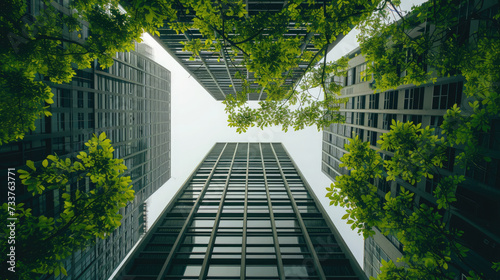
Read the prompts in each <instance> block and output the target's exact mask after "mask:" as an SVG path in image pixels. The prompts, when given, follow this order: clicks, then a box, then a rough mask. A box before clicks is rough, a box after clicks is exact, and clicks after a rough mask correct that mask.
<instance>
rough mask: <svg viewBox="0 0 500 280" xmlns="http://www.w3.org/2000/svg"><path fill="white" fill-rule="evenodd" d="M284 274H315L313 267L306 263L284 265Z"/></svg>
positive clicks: (298, 275)
mask: <svg viewBox="0 0 500 280" xmlns="http://www.w3.org/2000/svg"><path fill="white" fill-rule="evenodd" d="M284 268H285V276H287V277H288V276H294V277H307V276H313V275H316V271H315V270H314V267H308V266H306V265H285V267H284Z"/></svg>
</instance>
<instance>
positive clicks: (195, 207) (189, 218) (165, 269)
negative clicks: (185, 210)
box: [156, 144, 227, 280]
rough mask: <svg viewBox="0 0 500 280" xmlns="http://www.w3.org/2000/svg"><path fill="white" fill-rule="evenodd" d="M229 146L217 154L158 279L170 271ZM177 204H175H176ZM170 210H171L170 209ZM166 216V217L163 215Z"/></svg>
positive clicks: (196, 173)
mask: <svg viewBox="0 0 500 280" xmlns="http://www.w3.org/2000/svg"><path fill="white" fill-rule="evenodd" d="M216 147H217V146H214V148H213V149H215V148H216ZM226 148H227V144H225V145H224V148H223V149H222V151H221V152H220V154H219V155H218V156H217V160H216V161H215V163H214V166H213V168H212V170H211V171H210V173H209V175H208V177H207V179H206V181H205V184H204V186H203V189H202V191H201V193H200V194H199V196H198V198H197V199H196V201H195V203H194V205H193V207H192V209H191V211H190V212H189V214H188V216H187V218H186V221H185V222H184V224H183V226H182V229H181V230H180V233H179V234H178V236H177V238H176V240H175V242H174V244H173V246H172V249H171V250H170V253H169V254H168V257H167V259H166V260H165V262H164V264H163V266H162V268H161V270H160V273H159V274H158V277H157V278H156V279H157V280H162V279H164V277H165V275H166V274H167V273H168V271H169V269H170V267H171V262H172V260H173V259H174V256H175V254H176V253H177V251H178V248H179V246H180V245H181V244H182V242H183V240H184V238H185V236H186V230H187V228H188V226H189V225H190V224H191V223H192V219H193V216H194V215H195V213H196V212H197V211H198V208H199V206H200V202H201V199H202V197H204V195H205V193H206V191H207V188H208V186H209V183H210V180H211V178H212V177H213V175H214V173H215V168H216V167H217V165H218V163H219V161H220V159H221V157H222V154H223V152H224V150H225V149H226ZM213 149H212V151H211V152H210V154H209V155H208V156H207V158H206V159H205V160H204V161H203V162H202V165H203V163H205V162H206V161H207V160H209V158H210V157H211V156H213V155H211V154H212V153H213ZM199 169H200V167H198V168H197V170H196V172H195V174H194V175H193V176H192V177H191V179H190V181H193V177H195V176H196V175H198V172H199ZM188 185H189V184H186V185H185V186H184V188H186V186H188ZM175 199H176V200H177V199H178V197H176V198H175ZM176 204H177V201H176ZM174 206H175V204H174ZM169 212H170V211H169ZM167 213H168V212H167ZM162 218H164V217H162Z"/></svg>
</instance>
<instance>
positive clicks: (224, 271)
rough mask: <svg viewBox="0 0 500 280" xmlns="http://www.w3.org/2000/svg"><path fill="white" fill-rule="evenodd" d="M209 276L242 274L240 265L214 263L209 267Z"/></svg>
mask: <svg viewBox="0 0 500 280" xmlns="http://www.w3.org/2000/svg"><path fill="white" fill-rule="evenodd" d="M208 276H240V266H239V265H219V264H212V265H210V266H209V267H208Z"/></svg>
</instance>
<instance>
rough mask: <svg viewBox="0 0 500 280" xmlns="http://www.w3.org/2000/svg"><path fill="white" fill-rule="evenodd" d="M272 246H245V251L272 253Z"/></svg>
mask: <svg viewBox="0 0 500 280" xmlns="http://www.w3.org/2000/svg"><path fill="white" fill-rule="evenodd" d="M274 252H275V250H274V247H270V246H269V247H247V253H274Z"/></svg>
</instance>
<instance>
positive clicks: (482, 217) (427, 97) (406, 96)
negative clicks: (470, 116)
mask: <svg viewBox="0 0 500 280" xmlns="http://www.w3.org/2000/svg"><path fill="white" fill-rule="evenodd" d="M488 3H489V4H491V3H490V2H488ZM484 8H489V9H497V10H498V3H497V4H496V6H494V5H493V6H487V5H485V7H484ZM471 28H472V27H471ZM471 33H472V32H471ZM349 58H350V61H349V70H348V72H347V76H346V77H333V78H332V79H331V82H336V83H339V84H341V85H343V86H344V88H343V89H342V90H341V97H345V98H348V102H347V103H346V104H345V106H344V107H343V108H342V109H341V110H340V113H341V114H343V115H344V116H345V118H346V122H345V124H333V125H331V126H330V127H328V128H327V129H325V130H324V133H323V141H322V148H323V152H322V171H323V172H324V173H325V174H326V175H327V176H328V177H330V178H331V179H332V180H333V181H335V178H336V177H337V176H340V175H343V174H348V173H349V171H348V170H347V169H346V168H341V167H340V166H339V164H340V163H341V161H340V158H341V157H342V156H343V155H344V154H345V153H346V150H345V144H347V143H349V139H350V138H352V137H354V136H358V137H359V138H360V139H361V140H363V141H365V142H369V143H370V147H371V148H372V149H374V150H377V149H378V148H379V147H380V145H379V144H378V143H377V140H379V139H380V136H381V135H382V134H383V133H386V132H388V131H389V130H390V125H391V124H392V121H393V120H396V121H400V122H407V121H412V122H413V123H415V124H417V123H421V124H422V126H423V127H426V126H430V127H432V128H434V129H435V130H436V131H437V132H438V133H439V131H440V128H439V126H440V125H441V124H442V122H443V115H444V114H445V113H446V110H447V109H448V108H450V107H452V106H453V104H458V106H459V107H461V108H464V110H465V111H467V109H468V108H470V107H469V106H468V102H470V101H471V100H470V99H467V97H466V96H465V94H464V83H465V79H464V77H462V76H452V77H440V78H437V81H436V82H435V83H428V84H422V85H419V86H415V85H405V86H400V87H399V88H397V89H395V90H389V91H386V92H380V93H375V90H374V88H373V86H374V84H375V83H374V81H373V79H372V78H371V77H364V76H363V75H362V73H364V71H365V70H366V67H367V65H366V62H365V60H364V57H363V55H361V52H360V50H359V49H356V50H354V51H353V52H351V53H350V54H349ZM499 139H500V122H499V119H498V118H496V119H493V120H492V123H491V131H490V132H489V133H483V134H482V135H481V136H480V146H481V149H483V151H484V154H486V155H488V156H489V157H491V158H492V160H491V162H487V161H485V160H476V161H475V162H476V164H475V165H474V166H469V168H468V169H467V170H465V169H463V168H461V167H460V166H455V165H454V159H455V155H456V154H457V153H458V152H457V149H460V147H456V148H450V149H448V150H447V154H446V156H447V162H446V163H445V164H444V166H443V168H442V169H441V170H440V173H441V174H443V175H444V176H445V175H451V174H459V175H465V177H466V180H465V181H464V182H463V183H461V184H460V185H459V186H458V188H457V192H456V198H457V201H456V202H455V203H454V204H453V205H452V208H451V209H450V210H449V212H447V214H450V219H449V225H450V227H454V228H458V229H460V230H463V231H464V235H463V236H462V238H461V240H462V241H463V242H464V244H465V245H466V246H467V247H469V248H471V251H470V252H469V253H468V254H469V258H468V263H469V264H471V265H472V266H473V267H474V269H476V270H477V271H481V272H484V273H485V275H486V277H487V279H489V278H491V279H497V277H498V274H495V273H494V272H493V271H492V270H491V269H490V268H491V262H492V261H498V260H499V259H500V251H499V250H498V248H499V246H500V223H498V218H497V217H498V215H500V210H499V208H498V201H499V199H500V188H499V186H500V175H499V174H500V142H499ZM381 156H382V158H384V159H387V158H389V157H390V156H391V153H390V152H385V151H384V152H381ZM439 180H440V177H439V176H437V175H434V178H433V179H423V180H422V181H420V182H418V183H416V184H414V185H411V184H409V183H407V182H405V181H403V180H400V179H397V180H396V181H391V182H387V181H386V180H385V179H383V180H375V181H374V184H375V186H377V187H378V194H379V195H380V197H381V198H382V201H383V197H384V196H385V194H386V193H387V192H389V191H390V192H391V193H392V194H397V193H398V192H399V190H400V188H401V187H404V188H405V189H407V190H409V191H411V192H412V193H414V194H415V196H414V201H415V202H416V203H417V205H420V204H426V205H429V206H431V207H436V203H435V198H434V197H433V191H434V189H435V188H436V187H437V186H438V182H439ZM376 232H377V234H376V235H375V236H374V237H372V238H369V239H366V240H365V256H364V269H365V272H366V273H367V275H368V276H376V275H377V274H378V273H379V272H380V270H379V268H380V264H381V260H382V259H384V260H389V259H391V260H393V261H394V262H396V259H397V258H398V257H400V256H401V255H402V253H403V250H402V248H403V247H402V245H401V244H400V243H399V241H398V240H397V239H396V238H395V237H394V236H383V235H382V234H381V233H380V232H378V230H376ZM468 269H469V268H468V267H466V266H464V267H463V271H462V273H466V272H467V271H468ZM459 276H460V275H459ZM464 277H465V276H464Z"/></svg>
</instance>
